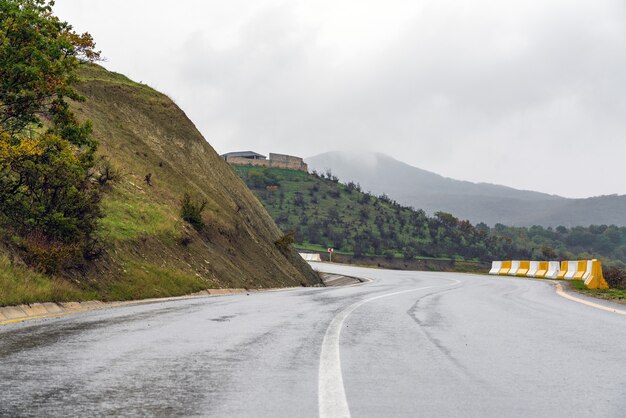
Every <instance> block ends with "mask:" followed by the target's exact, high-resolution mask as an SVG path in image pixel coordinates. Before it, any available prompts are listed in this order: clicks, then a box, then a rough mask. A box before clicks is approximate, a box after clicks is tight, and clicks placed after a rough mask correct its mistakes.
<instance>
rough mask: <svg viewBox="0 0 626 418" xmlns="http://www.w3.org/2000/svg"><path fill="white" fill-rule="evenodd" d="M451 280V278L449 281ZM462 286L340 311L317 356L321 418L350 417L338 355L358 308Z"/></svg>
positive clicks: (365, 300)
mask: <svg viewBox="0 0 626 418" xmlns="http://www.w3.org/2000/svg"><path fill="white" fill-rule="evenodd" d="M452 280H454V279H452ZM459 283H461V282H460V281H459V280H454V283H451V284H448V285H445V286H426V287H419V288H417V289H409V290H402V291H399V292H393V293H386V294H384V295H379V296H374V297H371V298H369V299H364V300H361V301H359V302H355V303H353V304H352V305H350V306H348V307H347V308H345V309H344V310H342V311H341V312H339V313H338V314H337V315H336V316H335V317H334V318H333V320H332V321H331V322H330V325H329V326H328V328H327V329H326V334H325V335H324V340H323V341H322V350H321V353H320V366H319V375H318V403H319V416H320V418H350V408H349V406H348V400H347V399H346V391H345V388H344V386H343V375H342V372H341V357H340V353H339V337H340V336H341V329H342V328H343V322H344V321H345V320H346V318H347V317H348V316H349V315H350V314H351V313H352V312H354V311H355V310H356V309H357V308H358V307H359V306H361V305H364V304H366V303H368V302H372V301H374V300H377V299H382V298H387V297H390V296H395V295H399V294H402V293H409V292H416V291H419V290H426V289H433V288H445V287H450V286H454V285H456V284H459Z"/></svg>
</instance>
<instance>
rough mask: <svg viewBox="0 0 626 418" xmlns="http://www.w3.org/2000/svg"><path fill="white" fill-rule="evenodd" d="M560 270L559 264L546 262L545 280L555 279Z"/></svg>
mask: <svg viewBox="0 0 626 418" xmlns="http://www.w3.org/2000/svg"><path fill="white" fill-rule="evenodd" d="M560 270H561V263H559V262H558V261H549V262H548V272H547V273H546V275H545V278H546V279H556V276H557V275H558V274H559V271H560Z"/></svg>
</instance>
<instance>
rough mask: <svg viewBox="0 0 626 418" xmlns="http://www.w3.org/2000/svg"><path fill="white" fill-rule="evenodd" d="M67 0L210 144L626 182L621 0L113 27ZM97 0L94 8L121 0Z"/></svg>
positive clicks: (151, 19) (539, 180)
mask: <svg viewBox="0 0 626 418" xmlns="http://www.w3.org/2000/svg"><path fill="white" fill-rule="evenodd" d="M95 3H96V4H100V5H101V4H105V3H101V2H95ZM111 3H112V4H111ZM135 3H137V4H135ZM155 3H157V2H134V3H133V4H132V5H130V6H129V5H126V6H125V7H126V8H127V9H126V10H127V11H128V13H129V14H131V15H133V16H139V15H140V13H141V12H142V11H143V10H144V9H145V7H144V6H146V5H153V4H155ZM76 4H77V2H76V1H70V0H61V1H59V2H58V5H59V9H60V10H61V11H62V12H63V13H62V16H64V17H66V18H67V19H68V20H70V21H72V22H73V23H75V24H76V25H77V26H79V24H80V27H79V29H83V27H82V26H85V28H84V29H87V30H90V31H92V33H93V34H94V36H95V37H96V40H97V41H98V42H100V46H101V47H102V48H104V52H105V55H107V56H109V57H110V61H109V63H107V66H110V67H111V68H114V69H116V70H119V71H123V72H126V73H128V74H129V75H130V76H132V77H134V78H136V79H140V80H143V81H144V82H148V83H150V84H151V85H153V86H155V87H157V88H160V89H163V90H165V91H166V92H167V93H169V94H170V95H171V96H172V97H174V98H175V99H176V101H177V102H178V103H179V105H181V107H183V109H184V110H185V111H186V112H187V113H188V114H189V116H190V117H191V118H192V120H194V122H195V123H196V124H197V125H198V127H199V128H200V130H201V131H202V132H203V133H204V134H205V136H206V137H207V139H208V140H209V142H210V143H211V144H212V145H213V146H214V147H215V148H216V149H217V150H218V151H224V152H225V151H230V150H236V149H255V150H258V151H260V152H268V151H278V152H287V153H293V154H297V155H302V156H310V155H313V154H316V153H320V152H324V151H328V150H332V149H357V150H372V151H380V152H384V153H388V154H390V155H392V156H394V157H396V158H398V159H401V160H403V161H406V162H408V163H411V164H413V165H416V166H419V167H421V168H425V169H430V170H433V171H436V172H438V173H441V174H444V175H447V176H451V177H456V178H460V179H467V180H472V181H488V182H495V183H502V184H506V185H510V186H513V187H520V188H526V189H534V190H539V191H545V192H550V193H557V194H561V195H565V196H590V195H597V194H608V193H626V183H625V182H624V181H623V180H622V179H623V178H624V177H625V176H624V175H625V174H626V168H625V167H626V165H625V164H623V158H624V157H623V156H624V155H626V142H625V141H624V138H625V136H626V122H625V119H624V114H626V113H625V112H626V10H625V6H624V4H623V2H621V1H619V0H598V1H594V2H589V1H572V0H567V1H565V0H562V1H535V0H532V1H526V2H513V1H510V2H509V1H502V2H493V1H484V0H477V1H473V2H471V3H467V2H464V3H459V2H457V1H451V0H440V1H423V2H406V3H403V2H390V3H387V4H388V6H387V5H386V4H385V3H384V2H375V1H371V2H359V1H356V0H355V1H353V2H346V3H342V7H343V9H339V8H338V7H335V6H334V3H333V2H328V3H325V2H317V3H311V2H305V1H294V2H274V1H271V0H268V1H266V2H245V1H238V2H233V3H229V4H231V5H230V6H229V7H226V6H223V5H216V4H208V3H205V2H185V4H186V5H187V7H186V8H185V9H184V10H176V11H172V13H173V14H172V15H171V16H170V19H165V18H164V17H163V15H166V16H167V15H168V14H169V11H168V10H165V8H164V7H163V8H161V7H158V6H156V7H153V8H152V9H150V10H147V11H146V15H145V16H144V19H142V20H141V21H137V19H135V20H133V19H122V20H121V22H120V25H121V27H116V28H113V27H110V25H108V26H107V25H104V24H99V23H98V21H97V20H96V17H95V16H93V15H92V13H93V11H91V10H90V9H87V8H82V9H80V10H79V9H77V8H76ZM106 4H111V6H110V7H108V8H107V7H96V9H97V10H98V13H99V14H100V16H98V19H99V20H102V15H106V14H107V13H111V14H112V13H113V12H116V13H118V14H119V13H120V9H117V8H116V6H117V5H122V4H125V3H118V2H106ZM138 4H141V6H139V5H138ZM166 4H169V3H165V2H163V3H161V5H166ZM312 4H313V5H312ZM316 4H319V7H318V8H316V7H315V5H316ZM252 6H254V7H252ZM142 8H143V9H142ZM404 11H406V13H403V12H404ZM172 17H173V18H172ZM131 21H132V24H131V23H130V22H131ZM163 22H169V23H168V27H167V30H165V31H164V28H163V27H162V24H163ZM91 25H93V26H94V27H93V28H92V26H91ZM120 25H118V26H120ZM120 32H122V33H123V36H122V35H120ZM164 32H165V33H164ZM332 41H335V43H333V42H332ZM120 51H123V52H120Z"/></svg>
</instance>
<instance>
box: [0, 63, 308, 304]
mask: <svg viewBox="0 0 626 418" xmlns="http://www.w3.org/2000/svg"><path fill="white" fill-rule="evenodd" d="M80 76H81V79H82V82H81V83H80V84H79V85H77V90H78V91H79V92H80V93H81V94H82V95H84V96H85V97H86V99H87V100H86V101H85V102H80V103H74V104H73V107H74V110H75V112H76V114H77V116H78V117H79V118H80V119H90V120H91V121H92V122H93V128H94V136H95V138H96V139H97V140H98V141H99V143H100V146H99V151H98V153H99V154H100V156H103V157H106V158H108V159H109V160H110V161H111V163H112V165H113V166H114V167H115V168H116V170H117V171H118V172H119V174H120V179H119V180H118V181H117V182H115V183H113V185H112V186H111V190H109V191H108V192H107V193H106V194H105V197H104V200H103V202H102V206H103V209H104V213H105V217H104V218H103V219H102V221H101V228H100V231H99V233H98V234H99V238H100V241H101V243H102V247H103V249H104V252H103V254H102V256H101V257H100V258H99V259H97V260H95V261H92V262H88V263H85V264H84V265H83V266H81V267H80V268H77V269H74V270H71V271H66V272H63V273H62V275H63V276H65V278H64V279H60V278H59V277H46V276H43V275H41V274H38V273H36V272H34V271H32V270H30V269H28V268H26V267H25V266H23V265H22V264H21V263H20V262H19V259H16V257H15V255H14V254H11V253H10V251H8V249H7V248H4V249H2V248H0V305H2V304H5V305H6V304H12V303H24V302H27V303H28V302H36V301H45V300H61V301H62V300H68V299H75V298H78V299H85V298H101V299H109V300H120V299H131V298H143V297H158V296H172V295H179V294H184V293H189V292H194V291H198V290H202V289H207V288H220V287H238V288H241V287H245V288H261V287H277V286H294V285H295V286H297V285H313V284H317V283H319V282H320V281H319V278H318V276H317V274H316V273H315V272H313V271H312V269H311V268H310V267H309V265H308V264H306V263H305V262H304V261H303V260H302V259H301V258H300V257H299V255H298V254H297V252H295V250H294V249H293V248H287V249H283V250H282V251H281V250H279V248H278V247H277V246H276V245H275V242H276V241H277V240H278V239H279V238H281V237H282V235H283V234H282V232H281V231H280V230H279V229H278V227H277V226H276V224H275V223H274V221H273V220H272V218H271V217H270V216H269V215H268V213H267V212H266V211H265V209H264V208H263V206H262V205H261V204H260V203H259V201H258V200H257V199H256V197H255V196H254V195H253V194H252V193H251V192H250V191H249V190H248V188H247V187H246V186H245V184H244V183H243V182H242V181H241V180H240V179H239V177H238V176H237V175H236V174H235V173H234V172H233V170H232V168H231V167H230V166H229V165H228V164H226V163H225V162H224V161H223V160H222V159H221V158H220V157H219V156H218V155H217V154H216V152H215V151H214V150H213V148H212V147H211V146H210V145H209V144H208V143H207V141H206V140H205V139H204V138H203V137H202V135H201V134H200V133H199V132H198V130H197V129H196V128H195V126H194V125H193V123H192V122H191V121H190V120H189V119H188V118H187V117H186V116H185V114H184V113H183V112H182V111H181V109H179V108H178V107H177V106H176V105H175V104H174V103H173V102H172V101H171V100H170V99H169V98H168V97H166V96H165V95H163V94H161V93H159V92H157V91H155V90H153V89H151V88H149V87H147V86H145V85H142V84H138V83H134V82H132V81H131V80H129V79H128V78H126V77H124V76H122V75H119V74H115V73H112V72H108V71H106V70H105V69H103V68H102V67H99V66H95V65H87V66H85V67H84V68H82V70H81V72H80ZM146 176H149V180H150V181H146ZM185 193H188V194H189V195H190V196H191V197H192V198H193V199H194V200H195V201H203V200H204V201H206V202H207V205H206V209H205V211H204V213H203V218H204V222H205V224H206V226H205V227H204V229H203V230H202V231H201V232H197V231H196V230H195V229H193V228H192V227H191V226H190V225H189V224H187V223H186V222H184V221H183V220H182V219H181V215H180V208H181V199H182V197H183V195H184V194H185ZM68 278H69V279H71V280H68Z"/></svg>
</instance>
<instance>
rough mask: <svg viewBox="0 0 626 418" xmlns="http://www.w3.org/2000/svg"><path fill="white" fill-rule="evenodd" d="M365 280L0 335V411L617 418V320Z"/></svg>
mask: <svg viewBox="0 0 626 418" xmlns="http://www.w3.org/2000/svg"><path fill="white" fill-rule="evenodd" d="M313 264H314V265H315V267H320V268H322V269H323V270H326V271H330V272H336V273H339V274H350V275H358V276H364V277H369V278H371V279H373V280H374V281H373V282H371V283H366V284H363V285H358V286H352V287H344V288H327V289H323V288H308V289H296V290H289V291H281V292H267V293H255V294H250V295H246V294H243V295H233V296H224V297H206V298H196V299H189V300H181V301H170V302H163V303H155V304H150V305H141V306H128V307H120V308H113V309H105V310H100V311H93V312H88V313H83V314H76V315H67V316H63V317H58V318H50V319H37V320H32V321H27V322H24V323H19V324H10V325H5V326H0V416H11V417H13V416H82V417H85V416H102V415H118V416H119V415H121V416H215V417H239V416H242V417H258V416H267V417H316V416H321V417H331V416H332V417H334V416H353V417H396V416H397V417H415V416H422V417H435V416H436V417H529V416H533V417H624V416H626V316H624V315H618V314H616V313H612V312H607V311H603V310H599V309H594V308H593V307H589V306H586V305H583V304H579V303H576V302H574V301H571V300H568V299H565V298H562V297H559V296H557V295H556V294H555V290H554V285H553V284H552V283H550V282H548V281H538V280H527V279H515V278H503V277H488V276H478V275H468V274H452V273H428V272H399V271H388V270H374V269H363V268H354V267H346V266H338V265H334V266H329V265H326V264H324V265H322V264H315V263H313Z"/></svg>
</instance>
